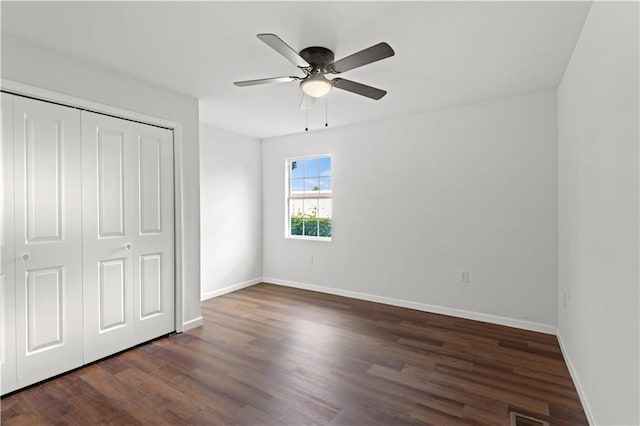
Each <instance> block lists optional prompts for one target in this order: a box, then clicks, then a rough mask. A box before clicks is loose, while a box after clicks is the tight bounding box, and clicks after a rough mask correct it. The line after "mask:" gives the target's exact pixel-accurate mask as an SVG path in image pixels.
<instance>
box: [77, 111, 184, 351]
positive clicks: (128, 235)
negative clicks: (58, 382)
mask: <svg viewBox="0 0 640 426" xmlns="http://www.w3.org/2000/svg"><path fill="white" fill-rule="evenodd" d="M82 139H83V151H82V155H83V161H82V163H83V167H82V176H83V178H82V185H83V189H82V192H83V198H82V210H83V219H84V229H83V247H84V248H83V250H84V253H83V254H84V257H83V274H84V280H83V283H84V355H85V363H87V362H91V361H94V360H96V359H99V358H102V357H104V356H107V355H110V354H113V353H115V352H118V351H121V350H123V349H126V348H128V347H131V346H133V345H136V344H138V343H142V342H144V341H147V340H150V339H153V338H155V337H158V336H161V335H163V334H167V333H170V332H171V331H173V330H174V329H175V320H174V251H173V250H174V236H173V235H174V231H173V226H174V225H173V223H174V222H173V214H174V212H173V205H174V204H173V133H172V131H171V130H167V129H162V128H158V127H154V126H150V125H146V124H141V123H135V122H131V121H126V120H121V119H117V118H114V117H109V116H104V115H100V114H94V113H91V112H86V111H83V112H82Z"/></svg>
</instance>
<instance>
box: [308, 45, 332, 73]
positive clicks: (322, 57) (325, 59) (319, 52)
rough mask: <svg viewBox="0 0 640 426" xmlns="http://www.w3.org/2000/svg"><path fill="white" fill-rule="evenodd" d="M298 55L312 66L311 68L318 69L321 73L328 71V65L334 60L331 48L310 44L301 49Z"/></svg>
mask: <svg viewBox="0 0 640 426" xmlns="http://www.w3.org/2000/svg"><path fill="white" fill-rule="evenodd" d="M300 56H301V57H302V59H304V60H305V61H307V62H308V63H309V65H311V66H312V67H313V70H319V71H321V72H322V73H328V72H330V69H329V65H331V64H332V63H333V62H334V60H335V57H334V55H333V52H332V51H331V50H329V49H327V48H326V47H320V46H311V47H307V48H305V49H302V50H301V51H300Z"/></svg>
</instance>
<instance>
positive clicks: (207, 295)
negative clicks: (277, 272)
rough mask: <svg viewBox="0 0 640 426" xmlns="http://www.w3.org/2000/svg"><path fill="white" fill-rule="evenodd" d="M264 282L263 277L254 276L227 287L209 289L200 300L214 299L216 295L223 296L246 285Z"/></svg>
mask: <svg viewBox="0 0 640 426" xmlns="http://www.w3.org/2000/svg"><path fill="white" fill-rule="evenodd" d="M261 282H262V277H259V278H254V279H252V280H248V281H244V282H241V283H238V284H232V285H229V286H227V287H223V288H219V289H217V290H213V291H208V292H206V293H202V294H201V295H200V301H204V300H207V299H213V298H214V297H218V296H222V295H223V294H227V293H231V292H232V291H236V290H240V289H242V288H245V287H251V286H252V285H256V284H258V283H261Z"/></svg>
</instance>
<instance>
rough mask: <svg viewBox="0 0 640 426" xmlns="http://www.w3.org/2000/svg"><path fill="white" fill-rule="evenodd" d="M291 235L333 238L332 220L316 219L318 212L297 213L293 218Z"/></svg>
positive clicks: (326, 218) (325, 218)
mask: <svg viewBox="0 0 640 426" xmlns="http://www.w3.org/2000/svg"><path fill="white" fill-rule="evenodd" d="M291 235H306V236H312V237H331V218H328V217H322V218H318V217H316V212H315V211H313V212H312V213H311V214H304V213H302V212H297V213H295V214H293V215H292V216H291Z"/></svg>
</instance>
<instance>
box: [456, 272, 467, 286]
mask: <svg viewBox="0 0 640 426" xmlns="http://www.w3.org/2000/svg"><path fill="white" fill-rule="evenodd" d="M458 281H460V282H461V283H468V282H469V272H467V271H460V273H458Z"/></svg>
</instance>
